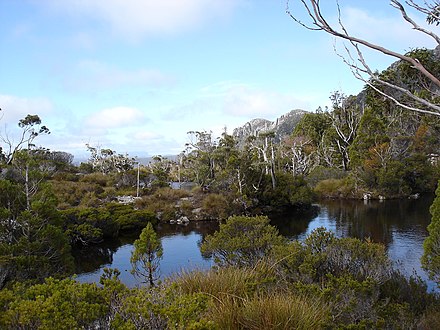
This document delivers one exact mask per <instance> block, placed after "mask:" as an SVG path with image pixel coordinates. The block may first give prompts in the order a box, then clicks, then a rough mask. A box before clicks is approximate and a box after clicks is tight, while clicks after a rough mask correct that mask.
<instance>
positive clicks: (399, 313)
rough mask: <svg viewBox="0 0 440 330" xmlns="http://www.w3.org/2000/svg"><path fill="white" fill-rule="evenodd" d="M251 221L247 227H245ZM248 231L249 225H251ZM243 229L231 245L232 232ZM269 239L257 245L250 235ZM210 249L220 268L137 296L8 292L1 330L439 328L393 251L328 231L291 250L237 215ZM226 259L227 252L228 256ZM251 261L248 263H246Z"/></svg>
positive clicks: (68, 287) (63, 283)
mask: <svg viewBox="0 0 440 330" xmlns="http://www.w3.org/2000/svg"><path fill="white" fill-rule="evenodd" d="M246 220H248V222H247V223H246ZM243 225H245V227H243ZM238 227H242V228H243V231H242V232H238V233H236V234H235V235H234V236H231V237H228V236H229V235H228V233H229V232H230V230H231V228H235V229H236V228H238ZM258 233H266V234H264V237H265V238H262V241H261V243H262V244H261V245H259V244H257V245H258V246H255V247H251V246H249V242H248V241H247V238H248V237H249V235H251V236H252V235H254V234H255V235H256V234H258ZM204 249H205V250H209V251H210V252H211V253H213V254H217V255H218V256H220V255H221V258H217V260H218V261H219V264H218V266H217V267H215V268H213V269H211V270H209V271H197V270H195V271H191V272H184V273H180V274H177V275H175V276H174V277H173V278H171V279H168V280H166V281H165V282H164V283H162V284H160V285H158V286H154V287H152V286H148V287H140V288H134V289H128V288H127V287H125V286H124V285H123V284H122V283H121V282H120V281H119V279H118V275H119V272H118V271H117V270H110V269H107V270H106V271H105V273H104V275H103V276H102V277H101V281H100V283H101V285H98V284H85V283H83V284H81V283H77V282H75V281H74V279H64V280H55V279H52V278H48V279H46V280H45V281H44V282H43V283H41V284H36V285H28V284H25V283H16V284H15V285H14V286H10V287H9V288H5V289H3V290H1V291H0V311H1V313H0V315H1V316H0V327H1V328H2V329H17V328H26V329H54V328H56V329H80V328H81V329H92V328H94V329H329V328H331V329H333V328H339V329H377V328H384V329H412V328H419V329H436V328H438V326H439V325H440V323H439V318H438V316H439V313H440V309H439V308H440V298H439V297H438V296H437V295H435V294H432V293H428V292H427V291H426V285H425V284H424V283H423V282H421V281H420V280H419V279H417V278H415V277H411V278H409V279H408V278H406V277H404V276H403V275H401V274H400V273H399V272H398V271H396V270H395V269H393V267H392V265H391V262H390V260H389V259H388V257H387V256H386V253H385V250H384V247H383V246H382V245H378V244H375V243H372V242H370V241H368V240H367V241H361V240H358V239H353V238H338V237H335V236H334V234H332V233H331V232H328V231H326V230H324V229H323V228H319V229H317V230H315V231H314V232H312V233H311V234H310V235H309V236H308V237H307V238H306V239H305V241H303V242H299V241H292V242H286V241H285V240H284V239H283V238H282V237H280V236H278V234H277V232H276V230H275V228H273V227H271V226H270V225H269V224H268V223H267V219H265V218H264V217H256V218H246V217H231V218H229V219H228V221H227V223H226V224H225V226H222V227H221V228H220V230H219V232H217V233H216V234H214V235H213V236H209V237H207V239H206V242H205V243H204ZM222 251H227V253H223V252H222ZM242 260H247V261H246V262H242Z"/></svg>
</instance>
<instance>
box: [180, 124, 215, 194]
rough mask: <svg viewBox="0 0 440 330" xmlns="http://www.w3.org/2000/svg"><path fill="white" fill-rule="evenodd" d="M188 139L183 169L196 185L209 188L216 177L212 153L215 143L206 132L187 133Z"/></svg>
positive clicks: (209, 133) (210, 133) (210, 134)
mask: <svg viewBox="0 0 440 330" xmlns="http://www.w3.org/2000/svg"><path fill="white" fill-rule="evenodd" d="M188 139H189V142H187V143H186V144H185V147H186V149H185V151H184V157H183V163H184V167H185V168H186V170H187V171H189V172H190V173H191V174H192V175H193V176H194V179H195V181H196V182H197V183H199V184H200V185H202V186H209V185H210V183H211V182H212V181H213V180H214V179H215V175H216V173H215V157H214V152H215V149H216V147H217V142H216V141H215V140H214V139H213V137H212V132H207V131H189V132H188Z"/></svg>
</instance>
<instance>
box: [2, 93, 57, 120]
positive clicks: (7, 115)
mask: <svg viewBox="0 0 440 330" xmlns="http://www.w3.org/2000/svg"><path fill="white" fill-rule="evenodd" d="M0 108H1V109H2V111H1V112H0V118H1V119H0V123H4V124H7V125H16V124H17V123H18V121H19V120H20V119H22V118H24V117H26V115H28V114H31V115H39V116H40V118H41V120H42V121H43V122H44V115H46V114H49V113H50V112H52V110H53V105H52V103H51V102H50V101H49V100H48V99H47V98H22V97H18V96H13V95H1V94H0Z"/></svg>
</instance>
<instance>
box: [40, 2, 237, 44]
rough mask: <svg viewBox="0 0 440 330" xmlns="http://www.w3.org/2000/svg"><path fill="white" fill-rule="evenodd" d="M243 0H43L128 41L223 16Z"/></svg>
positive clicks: (179, 29)
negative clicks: (99, 23)
mask: <svg viewBox="0 0 440 330" xmlns="http://www.w3.org/2000/svg"><path fill="white" fill-rule="evenodd" d="M241 2H243V0H221V1H212V0H142V1H140V0H63V1H59V0H46V4H48V5H49V7H50V8H52V9H54V10H56V11H58V12H61V13H63V14H67V15H76V16H77V17H84V16H87V17H90V18H92V19H95V20H98V21H101V22H105V23H107V24H108V25H110V27H111V28H112V30H113V31H115V32H116V33H118V34H120V35H122V36H124V38H126V39H129V40H138V39H140V38H142V37H144V36H146V35H151V34H163V33H166V34H174V33H178V32H181V31H182V30H188V29H192V28H194V27H196V26H200V25H201V24H202V23H204V22H207V21H210V20H212V19H213V18H218V17H220V18H222V17H227V16H228V15H229V14H230V13H231V12H232V11H233V10H234V8H235V7H237V6H238V5H239V4H240V3H241Z"/></svg>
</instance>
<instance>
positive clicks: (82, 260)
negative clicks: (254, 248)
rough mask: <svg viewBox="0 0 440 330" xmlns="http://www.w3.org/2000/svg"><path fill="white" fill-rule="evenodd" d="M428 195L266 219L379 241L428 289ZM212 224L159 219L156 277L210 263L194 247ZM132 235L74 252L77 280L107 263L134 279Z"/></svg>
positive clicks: (288, 228) (301, 233) (325, 206)
mask: <svg viewBox="0 0 440 330" xmlns="http://www.w3.org/2000/svg"><path fill="white" fill-rule="evenodd" d="M432 201H433V196H423V197H422V198H420V199H418V200H386V201H383V202H379V201H370V202H364V201H346V200H344V201H324V202H322V203H320V204H319V211H318V212H316V213H313V212H311V213H310V214H295V213H292V214H288V215H285V216H283V217H279V218H276V219H272V224H274V225H276V226H277V227H278V229H279V231H280V233H281V234H282V235H284V236H286V237H289V238H292V239H299V240H302V239H304V238H305V237H306V236H307V235H308V234H309V233H310V232H311V231H312V230H313V229H316V228H318V227H325V228H327V229H329V230H331V231H333V232H335V233H336V235H337V236H340V237H346V236H350V237H357V238H361V239H363V238H367V237H369V238H370V239H372V240H373V241H374V242H379V243H382V244H384V245H385V247H386V249H387V251H388V254H389V256H390V257H391V259H392V260H393V261H394V262H396V264H397V267H399V269H401V270H402V272H403V273H405V274H407V275H408V276H409V275H412V274H413V273H414V272H416V273H417V274H418V275H419V276H420V277H421V278H422V279H424V280H426V281H427V282H428V287H429V289H433V288H434V287H435V285H434V283H432V282H430V281H428V277H427V275H426V273H425V272H424V271H423V270H422V269H421V267H420V257H421V256H422V254H423V240H424V239H425V237H426V236H427V234H428V232H427V230H426V227H427V226H428V224H429V222H430V219H431V216H430V214H429V206H430V205H431V204H432ZM217 229H218V224H217V223H214V222H191V223H189V224H188V225H187V226H183V225H177V224H174V225H171V224H161V225H160V226H159V227H158V228H157V233H158V235H159V237H160V238H161V240H162V246H163V249H164V255H163V259H162V262H161V265H160V269H161V275H162V277H166V276H169V275H171V274H173V273H175V272H178V271H180V270H183V269H186V270H190V269H194V268H199V269H207V268H209V267H211V266H212V260H210V259H209V258H205V257H203V256H202V255H201V253H200V248H199V247H200V244H201V242H202V240H203V238H204V237H205V236H206V235H207V234H211V233H213V232H214V231H215V230H217ZM136 238H137V236H133V237H126V238H123V239H120V240H116V241H114V242H107V243H106V244H103V245H100V246H96V247H93V248H90V249H87V250H83V251H81V253H78V255H77V260H78V263H77V264H78V266H77V267H78V268H77V273H78V274H80V275H79V276H78V280H79V281H81V282H91V281H99V277H100V275H101V274H102V269H103V268H104V267H112V268H118V269H119V270H120V271H121V279H122V281H123V282H124V283H126V284H127V285H129V286H134V285H136V284H137V280H136V278H134V277H133V276H132V275H131V274H130V269H131V265H130V255H131V249H132V243H133V241H134V240H135V239H136Z"/></svg>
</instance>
